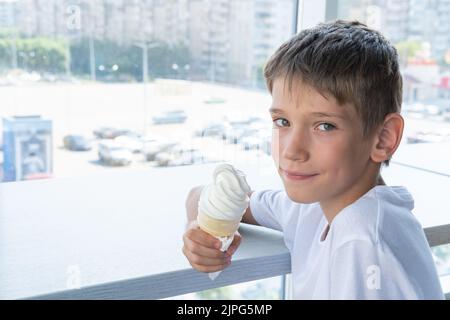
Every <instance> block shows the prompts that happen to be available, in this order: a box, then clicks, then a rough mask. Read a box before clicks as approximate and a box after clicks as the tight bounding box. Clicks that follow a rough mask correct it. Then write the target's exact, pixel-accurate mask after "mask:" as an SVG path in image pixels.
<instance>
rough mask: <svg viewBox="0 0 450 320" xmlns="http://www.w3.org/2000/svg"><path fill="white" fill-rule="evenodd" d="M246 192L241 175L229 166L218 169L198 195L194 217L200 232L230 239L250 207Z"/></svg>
mask: <svg viewBox="0 0 450 320" xmlns="http://www.w3.org/2000/svg"><path fill="white" fill-rule="evenodd" d="M249 192H250V186H249V185H248V183H247V181H246V180H245V174H244V173H243V172H241V171H239V170H237V169H235V168H234V167H233V166H232V165H230V164H222V165H219V166H217V167H216V169H215V170H214V173H213V182H212V183H211V184H209V185H207V186H205V187H204V188H203V190H202V193H201V195H200V199H199V203H198V216H197V220H198V223H199V226H200V228H201V229H202V230H204V231H206V232H208V233H209V234H212V235H214V236H216V237H229V236H231V235H233V234H234V232H235V231H236V230H237V229H238V227H239V223H240V221H241V219H242V216H243V214H244V212H245V210H246V209H247V207H248V205H249V200H250V199H249V197H248V193H249Z"/></svg>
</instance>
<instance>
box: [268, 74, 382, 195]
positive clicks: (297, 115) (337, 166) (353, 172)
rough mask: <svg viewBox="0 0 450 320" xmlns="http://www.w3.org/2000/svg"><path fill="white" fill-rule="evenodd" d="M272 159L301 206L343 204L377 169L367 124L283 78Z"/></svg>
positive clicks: (278, 84)
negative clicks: (364, 135) (370, 173)
mask: <svg viewBox="0 0 450 320" xmlns="http://www.w3.org/2000/svg"><path fill="white" fill-rule="evenodd" d="M270 113H271V116H272V120H273V134H272V155H273V158H274V161H275V163H276V165H277V168H278V172H279V174H280V176H281V178H282V180H283V183H284V186H285V189H286V192H287V194H288V196H289V197H290V199H291V200H293V201H295V202H300V203H312V202H322V201H324V202H326V201H333V200H337V201H339V199H340V198H347V199H349V198H351V197H352V192H353V194H355V193H356V192H358V184H361V183H365V182H364V181H367V178H365V179H363V177H364V176H365V175H367V174H369V172H373V170H372V171H371V170H368V169H369V167H372V168H373V162H372V161H371V158H370V151H371V146H372V139H371V138H365V139H364V138H363V134H362V132H363V127H362V121H361V120H360V118H359V116H358V115H357V113H356V110H355V108H354V107H353V106H350V105H345V106H340V105H338V103H337V102H336V100H335V98H334V97H332V96H324V95H322V94H320V93H319V92H318V91H317V90H315V89H314V88H313V87H311V86H308V85H306V84H304V83H302V82H301V81H299V80H293V83H292V91H291V94H290V92H289V86H288V84H287V83H286V86H285V88H284V77H281V78H278V79H276V80H275V81H274V84H273V89H272V106H271V109H270Z"/></svg>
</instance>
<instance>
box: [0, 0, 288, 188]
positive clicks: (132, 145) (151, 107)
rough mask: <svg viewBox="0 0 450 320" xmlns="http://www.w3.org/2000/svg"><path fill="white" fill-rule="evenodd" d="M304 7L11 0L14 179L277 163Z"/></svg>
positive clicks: (2, 22) (8, 176)
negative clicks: (271, 65)
mask: <svg viewBox="0 0 450 320" xmlns="http://www.w3.org/2000/svg"><path fill="white" fill-rule="evenodd" d="M295 3H296V1H294V0H282V1H273V0H251V1H247V0H245V1H244V0H215V1H208V0H170V1H162V0H134V1H124V0H111V1H106V0H89V1H87V0H81V1H74V0H35V1H28V0H8V1H0V95H1V97H2V107H1V110H0V116H1V117H2V118H3V121H2V124H0V126H1V127H0V129H1V130H2V131H3V143H2V147H3V148H2V158H1V160H2V163H3V166H2V169H3V174H2V180H3V181H5V182H7V181H8V182H9V181H19V180H29V179H38V178H48V177H55V178H58V177H67V176H73V175H84V174H93V173H96V172H100V171H104V170H121V169H122V170H123V169H124V168H132V169H136V168H137V169H140V168H142V169H148V168H149V167H158V166H177V165H187V164H192V163H204V162H211V161H219V160H239V159H242V158H245V157H246V156H247V153H252V156H253V154H254V153H258V154H259V155H266V156H267V154H268V153H269V149H270V148H269V147H268V146H269V138H268V137H269V136H270V126H271V124H270V119H269V117H268V115H267V111H266V109H267V108H268V105H269V101H270V99H269V96H268V94H267V93H266V92H265V84H264V81H263V76H262V68H263V65H264V63H265V61H266V60H267V58H268V56H269V55H270V54H271V53H272V52H273V51H274V50H275V49H276V48H277V47H278V46H279V45H280V44H281V43H282V42H283V41H284V40H286V39H288V38H289V37H290V36H291V35H292V33H293V32H294V23H293V21H294V13H295V12H294V8H295ZM30 116H33V117H30ZM105 140H107V141H105ZM215 150H221V152H219V153H217V152H215ZM245 151H248V152H247V153H246V152H245Z"/></svg>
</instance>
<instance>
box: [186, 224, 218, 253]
mask: <svg viewBox="0 0 450 320" xmlns="http://www.w3.org/2000/svg"><path fill="white" fill-rule="evenodd" d="M188 237H189V238H190V239H191V240H192V241H195V242H197V243H199V244H201V245H203V246H205V247H208V248H211V249H220V247H221V245H222V244H221V242H220V240H219V239H217V238H214V237H213V236H212V235H210V234H208V233H206V232H205V231H203V230H201V229H200V228H198V229H191V230H189V231H188Z"/></svg>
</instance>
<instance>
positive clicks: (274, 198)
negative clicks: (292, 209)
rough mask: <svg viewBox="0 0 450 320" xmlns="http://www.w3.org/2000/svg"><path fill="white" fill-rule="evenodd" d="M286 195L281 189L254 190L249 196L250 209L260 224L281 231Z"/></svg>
mask: <svg viewBox="0 0 450 320" xmlns="http://www.w3.org/2000/svg"><path fill="white" fill-rule="evenodd" d="M286 198H287V195H286V193H285V192H284V191H283V190H263V191H255V192H253V193H252V195H251V197H250V210H251V211H252V215H253V217H254V218H255V220H256V221H257V222H258V223H259V224H260V225H262V226H264V227H267V228H271V229H275V230H279V231H283V229H284V224H285V220H286V218H287V217H286V216H283V212H284V213H286V208H285V207H286V200H287V199H286Z"/></svg>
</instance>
